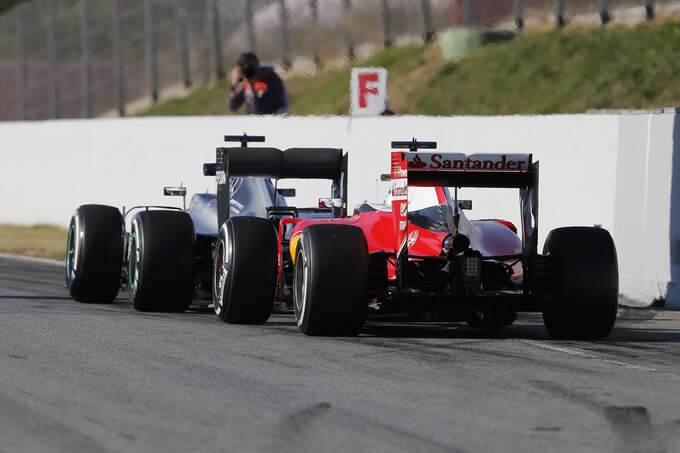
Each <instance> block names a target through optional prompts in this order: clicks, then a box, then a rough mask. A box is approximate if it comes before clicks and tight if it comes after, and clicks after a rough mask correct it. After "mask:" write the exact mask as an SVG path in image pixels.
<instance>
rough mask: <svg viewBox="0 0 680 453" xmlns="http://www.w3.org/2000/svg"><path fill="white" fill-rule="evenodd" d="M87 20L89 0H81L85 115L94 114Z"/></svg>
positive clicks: (81, 44)
mask: <svg viewBox="0 0 680 453" xmlns="http://www.w3.org/2000/svg"><path fill="white" fill-rule="evenodd" d="M88 25H89V24H88V21H87V0H80V49H81V53H82V56H81V60H82V61H81V64H82V65H83V99H82V103H83V117H85V118H90V117H91V116H92V80H91V73H90V48H89V36H88V35H89V26H88Z"/></svg>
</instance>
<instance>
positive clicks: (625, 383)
mask: <svg viewBox="0 0 680 453" xmlns="http://www.w3.org/2000/svg"><path fill="white" fill-rule="evenodd" d="M62 273H63V268H62V267H60V266H57V265H54V264H49V263H41V262H35V261H28V260H23V259H13V258H11V259H10V258H7V257H0V452H7V453H9V452H41V451H50V452H55V451H56V452H61V451H64V452H75V451H78V452H89V451H230V452H238V451H276V452H289V451H290V452H293V451H295V452H298V451H299V452H306V451H309V452H322V451H323V452H332V451H371V452H382V451H385V452H400V451H409V452H411V451H424V452H440V451H442V452H449V451H451V452H463V451H465V452H489V451H512V452H533V451H537V452H538V451H540V452H545V451H550V452H558V451H569V452H585V451H594V452H603V451H611V452H617V453H618V452H662V451H668V452H673V451H676V452H680V312H671V311H663V310H644V309H623V310H622V311H621V312H620V314H619V321H618V323H617V327H616V329H615V331H614V333H613V334H612V335H611V337H610V338H608V339H607V340H606V341H598V342H591V343H588V342H570V341H553V340H551V339H550V338H549V337H548V336H547V333H546V332H545V330H544V328H543V325H542V322H541V318H540V316H534V315H527V316H522V317H521V318H520V319H519V321H518V322H517V323H516V325H515V326H513V327H510V328H507V329H505V330H502V331H500V332H491V333H489V332H480V331H476V330H472V329H468V328H466V327H464V326H461V325H426V326H422V325H395V324H376V325H371V326H369V327H368V328H367V329H366V330H365V331H364V333H362V335H361V336H359V337H358V338H343V339H332V338H310V337H305V336H303V335H302V334H300V333H299V332H298V331H297V328H296V327H295V323H294V320H293V318H292V316H289V315H275V316H273V317H272V319H271V320H270V321H269V322H268V323H267V324H266V325H264V326H234V325H227V324H225V323H223V322H221V321H220V320H219V319H218V318H217V317H216V316H215V315H214V314H212V313H209V312H206V311H192V312H189V313H185V314H148V313H139V312H136V311H135V310H134V309H133V308H132V307H131V306H130V304H129V303H128V302H127V300H124V298H121V299H120V300H118V301H116V302H115V303H113V304H111V305H89V304H80V303H77V302H73V301H71V300H70V299H69V298H68V297H67V295H66V291H65V289H64V288H63V281H62ZM123 296H124V295H123Z"/></svg>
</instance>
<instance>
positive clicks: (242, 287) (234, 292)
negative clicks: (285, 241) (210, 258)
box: [213, 216, 277, 324]
mask: <svg viewBox="0 0 680 453" xmlns="http://www.w3.org/2000/svg"><path fill="white" fill-rule="evenodd" d="M220 247H221V250H223V254H222V259H223V260H224V262H225V269H226V272H227V275H226V278H225V281H224V285H223V287H222V288H221V289H220V288H216V289H213V297H214V298H215V299H214V300H213V304H214V305H215V308H216V310H215V311H216V312H217V308H219V309H220V312H219V313H217V314H218V316H219V317H220V319H222V320H223V321H225V322H228V323H234V324H262V323H264V322H265V321H267V319H269V317H270V316H271V313H272V310H273V306H274V290H275V286H276V272H275V269H276V253H277V233H276V230H275V229H274V225H273V224H272V222H271V221H270V220H268V219H262V218H259V217H247V216H243V217H233V218H230V219H228V220H227V221H226V222H225V223H224V225H223V226H222V228H221V229H220V234H219V239H218V245H217V251H219V250H220ZM219 258H220V257H219V256H218V255H217V254H216V255H215V261H214V266H213V268H214V269H213V273H214V274H213V275H214V276H213V282H214V283H217V282H218V279H219V272H220V269H219ZM220 295H221V304H220V305H221V306H220V307H218V304H219V301H218V300H217V298H218V297H219V296H220Z"/></svg>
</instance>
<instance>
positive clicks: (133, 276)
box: [128, 229, 139, 293]
mask: <svg viewBox="0 0 680 453" xmlns="http://www.w3.org/2000/svg"><path fill="white" fill-rule="evenodd" d="M128 281H129V288H130V291H131V292H132V293H134V292H135V291H136V290H137V285H138V283H139V241H137V231H136V230H135V229H133V231H132V233H131V234H130V247H129V252H128Z"/></svg>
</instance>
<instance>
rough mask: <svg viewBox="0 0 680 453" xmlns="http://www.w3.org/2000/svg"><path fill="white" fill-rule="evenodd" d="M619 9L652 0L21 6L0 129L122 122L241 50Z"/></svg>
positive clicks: (7, 33)
mask: <svg viewBox="0 0 680 453" xmlns="http://www.w3.org/2000/svg"><path fill="white" fill-rule="evenodd" d="M664 1H670V0H656V3H657V4H658V3H663V2H664ZM626 7H630V8H633V9H634V11H637V12H639V14H642V13H643V12H644V13H645V14H646V15H648V16H649V17H651V16H653V14H654V8H655V0H361V1H359V0H58V1H57V0H26V1H24V2H22V3H19V4H17V5H15V6H14V7H13V8H12V9H10V10H8V11H6V12H5V13H4V14H2V15H0V120H21V119H25V120H39V119H48V118H77V117H91V116H97V115H101V114H103V113H105V112H111V111H116V112H118V113H119V114H125V113H126V110H127V106H128V105H129V104H130V102H133V101H136V100H139V99H144V98H148V97H151V99H153V100H156V99H158V97H159V93H160V92H161V89H168V88H170V89H171V88H172V87H180V88H181V87H182V86H184V87H189V86H192V85H193V86H196V85H202V84H205V83H208V82H209V81H210V80H214V79H220V78H223V77H225V76H226V75H227V72H228V70H229V69H230V67H231V66H232V65H233V63H234V62H235V60H236V59H237V57H238V55H239V54H240V53H241V52H243V51H244V50H248V49H252V50H255V51H256V52H257V53H258V55H259V56H260V59H261V60H262V61H265V62H271V63H274V64H277V65H279V66H280V67H281V68H282V69H283V70H286V69H290V68H296V69H297V68H307V69H308V70H311V71H313V70H315V68H316V69H319V68H321V67H323V66H324V65H326V64H328V63H329V62H332V61H337V60H338V59H339V58H342V57H343V56H344V57H345V58H347V57H348V58H354V57H355V56H359V57H360V56H363V55H364V54H367V53H369V52H366V50H370V49H374V48H375V47H376V46H379V45H385V46H390V45H392V44H394V43H398V42H399V41H400V40H402V39H406V40H411V41H412V40H413V39H424V40H426V41H428V40H430V39H432V37H433V36H434V33H435V32H436V31H437V30H440V29H442V28H444V27H446V26H449V25H469V26H482V27H495V26H517V27H519V28H522V26H523V25H524V22H525V20H529V18H531V20H534V21H538V22H540V21H544V22H546V23H550V22H552V23H555V24H558V25H559V26H563V25H565V24H566V23H568V22H569V21H570V20H574V21H575V22H577V21H578V20H579V18H580V17H586V16H588V15H589V14H591V15H592V14H595V15H598V14H599V16H600V18H601V20H602V21H603V22H607V21H609V20H610V19H611V18H612V14H611V11H623V10H625V8H626ZM617 8H618V9H617ZM613 16H616V14H614V15H613ZM513 24H515V25H513Z"/></svg>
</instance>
